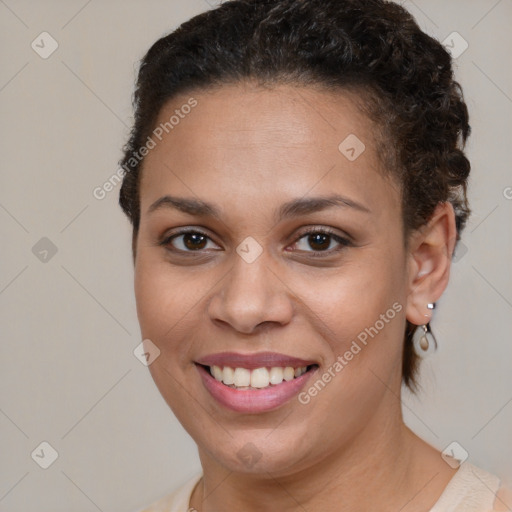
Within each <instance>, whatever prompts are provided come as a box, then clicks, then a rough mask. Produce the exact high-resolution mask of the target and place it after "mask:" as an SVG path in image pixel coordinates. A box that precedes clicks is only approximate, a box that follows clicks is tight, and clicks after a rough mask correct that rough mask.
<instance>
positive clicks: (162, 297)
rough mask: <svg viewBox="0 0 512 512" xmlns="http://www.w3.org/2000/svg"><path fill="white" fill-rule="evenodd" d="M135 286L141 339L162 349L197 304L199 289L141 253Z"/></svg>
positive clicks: (185, 275) (136, 270) (183, 276)
mask: <svg viewBox="0 0 512 512" xmlns="http://www.w3.org/2000/svg"><path fill="white" fill-rule="evenodd" d="M148 252H149V251H148ZM134 284H135V298H136V303H137V316H138V320H139V324H140V328H141V332H142V336H143V337H144V338H149V339H154V340H155V341H158V344H159V346H160V348H161V349H162V348H165V346H167V345H168V343H170V342H171V341H172V339H173V338H174V337H175V336H176V334H177V332H179V330H180V323H182V322H183V321H184V319H186V317H187V314H188V313H190V311H191V310H192V309H193V307H194V305H195V304H196V303H197V301H198V298H199V296H200V293H199V292H198V288H199V287H197V286H195V285H194V284H193V283H191V282H190V277H189V276H187V274H186V273H183V272H182V273H181V274H178V273H177V272H171V270H170V267H169V265H168V264H166V262H164V261H162V259H161V258H160V259H156V258H152V257H151V256H150V254H147V255H146V254H144V252H141V253H140V254H139V255H138V257H137V262H136V265H135V283H134Z"/></svg>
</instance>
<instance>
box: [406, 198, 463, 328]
mask: <svg viewBox="0 0 512 512" xmlns="http://www.w3.org/2000/svg"><path fill="white" fill-rule="evenodd" d="M456 241H457V229H456V226H455V212H454V210H453V206H452V204H451V203H449V202H443V203H439V204H438V205H437V207H436V209H435V210H434V213H433V214H432V217H431V218H430V220H429V222H428V223H427V224H426V225H425V226H422V227H421V228H419V229H418V230H416V231H414V232H413V233H412V234H411V235H410V238H409V250H408V256H407V258H408V268H409V274H408V289H409V294H408V297H407V306H406V317H407V320H409V322H411V323H412V324H415V325H423V324H426V323H428V322H429V321H430V318H431V315H432V311H431V310H430V309H428V308H427V304H428V303H432V302H436V301H437V300H438V299H439V298H440V297H441V295H442V293H443V292H444V290H445V288H446V286H447V285H448V279H449V277H450V266H451V262H452V254H453V251H454V248H455V243H456Z"/></svg>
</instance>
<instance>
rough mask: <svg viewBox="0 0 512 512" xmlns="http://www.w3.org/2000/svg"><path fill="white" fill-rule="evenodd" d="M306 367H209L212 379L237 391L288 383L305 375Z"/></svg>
mask: <svg viewBox="0 0 512 512" xmlns="http://www.w3.org/2000/svg"><path fill="white" fill-rule="evenodd" d="M306 371H307V367H306V366H302V367H299V368H293V367H291V366H287V367H285V368H283V367H279V366H275V367H272V368H265V367H262V368H256V369H254V370H248V369H247V368H231V367H229V366H224V367H223V368H222V367H220V366H211V367H210V373H211V374H212V375H213V377H214V378H215V379H216V380H217V381H219V382H223V383H224V384H226V385H227V386H231V387H233V388H237V389H251V388H253V389H262V388H266V387H268V386H270V385H272V386H276V385H278V384H281V383H282V382H283V380H284V381H290V380H293V379H294V378H297V377H300V376H301V375H303V374H304V373H306Z"/></svg>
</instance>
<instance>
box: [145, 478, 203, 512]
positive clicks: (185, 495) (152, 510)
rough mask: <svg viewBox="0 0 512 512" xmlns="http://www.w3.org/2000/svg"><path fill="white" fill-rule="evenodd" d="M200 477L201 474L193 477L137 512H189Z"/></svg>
mask: <svg viewBox="0 0 512 512" xmlns="http://www.w3.org/2000/svg"><path fill="white" fill-rule="evenodd" d="M201 476H202V474H196V475H194V476H193V477H192V478H190V479H189V480H187V481H186V482H185V483H184V484H183V485H181V486H180V487H178V488H177V489H175V490H174V491H173V492H171V493H170V494H167V495H166V496H164V497H162V498H160V499H159V500H158V501H155V502H154V503H152V504H151V505H149V506H148V507H146V508H145V509H143V510H140V511H138V512H189V503H190V497H191V495H192V491H193V490H194V488H195V487H196V485H197V484H198V482H199V480H200V479H201Z"/></svg>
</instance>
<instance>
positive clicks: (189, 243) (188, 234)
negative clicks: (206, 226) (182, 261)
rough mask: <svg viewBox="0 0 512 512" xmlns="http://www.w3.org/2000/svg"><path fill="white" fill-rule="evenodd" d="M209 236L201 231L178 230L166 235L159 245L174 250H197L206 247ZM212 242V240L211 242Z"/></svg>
mask: <svg viewBox="0 0 512 512" xmlns="http://www.w3.org/2000/svg"><path fill="white" fill-rule="evenodd" d="M208 242H211V240H210V237H209V236H208V235H206V234H205V233H202V232H201V231H195V230H194V231H193V230H189V231H180V232H179V233H174V234H172V235H170V236H168V237H166V238H165V239H164V240H163V241H162V242H161V245H163V246H165V247H168V248H169V249H170V250H172V251H176V252H199V251H202V250H203V249H207V248H208ZM212 243H213V242H212Z"/></svg>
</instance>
